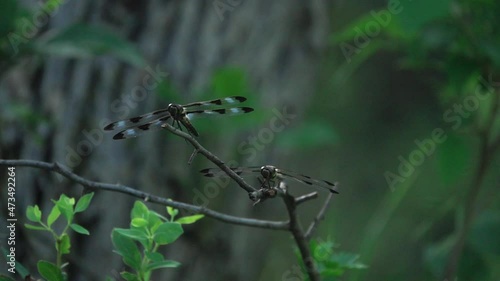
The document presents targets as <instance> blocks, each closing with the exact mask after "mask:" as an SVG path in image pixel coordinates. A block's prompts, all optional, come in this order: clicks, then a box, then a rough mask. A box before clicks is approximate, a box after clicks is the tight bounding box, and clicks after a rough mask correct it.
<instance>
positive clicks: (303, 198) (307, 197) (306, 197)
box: [295, 191, 318, 205]
mask: <svg viewBox="0 0 500 281" xmlns="http://www.w3.org/2000/svg"><path fill="white" fill-rule="evenodd" d="M315 198H318V193H317V192H316V191H315V192H311V193H309V194H305V195H302V196H300V197H297V198H295V204H296V205H299V204H302V203H304V202H307V201H309V200H312V199H315Z"/></svg>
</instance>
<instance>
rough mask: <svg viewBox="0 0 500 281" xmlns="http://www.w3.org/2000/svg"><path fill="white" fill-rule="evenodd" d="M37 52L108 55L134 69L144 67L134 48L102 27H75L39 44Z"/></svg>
mask: <svg viewBox="0 0 500 281" xmlns="http://www.w3.org/2000/svg"><path fill="white" fill-rule="evenodd" d="M37 50H38V52H40V53H42V54H48V55H57V56H65V57H71V58H84V59H87V58H92V57H94V56H100V55H111V56H114V57H116V58H118V59H120V60H123V61H124V62H127V63H130V64H131V65H134V66H136V67H144V66H145V65H146V63H145V60H144V58H143V56H142V55H141V54H140V53H139V52H138V51H137V49H136V48H135V46H133V45H132V44H131V43H129V42H127V41H126V40H124V39H122V38H120V37H119V36H117V35H116V32H115V31H112V30H109V29H107V28H105V27H103V26H89V25H85V24H75V25H72V26H69V27H67V28H64V29H62V30H60V31H59V32H57V33H55V34H53V35H52V36H51V37H50V38H48V39H46V40H44V41H41V40H40V41H39V42H38V45H37Z"/></svg>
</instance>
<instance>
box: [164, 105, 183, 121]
mask: <svg viewBox="0 0 500 281" xmlns="http://www.w3.org/2000/svg"><path fill="white" fill-rule="evenodd" d="M167 110H168V112H169V113H170V115H172V116H173V117H174V118H177V117H178V116H179V114H181V112H182V108H181V107H180V106H179V105H177V104H173V103H171V104H169V105H168V107H167Z"/></svg>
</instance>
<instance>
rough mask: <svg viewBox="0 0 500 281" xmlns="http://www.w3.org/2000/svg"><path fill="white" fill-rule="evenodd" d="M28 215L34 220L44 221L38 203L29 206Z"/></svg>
mask: <svg viewBox="0 0 500 281" xmlns="http://www.w3.org/2000/svg"><path fill="white" fill-rule="evenodd" d="M26 217H27V218H28V219H29V220H30V221H32V222H41V221H42V211H40V208H38V205H35V206H34V207H33V206H28V209H27V210H26Z"/></svg>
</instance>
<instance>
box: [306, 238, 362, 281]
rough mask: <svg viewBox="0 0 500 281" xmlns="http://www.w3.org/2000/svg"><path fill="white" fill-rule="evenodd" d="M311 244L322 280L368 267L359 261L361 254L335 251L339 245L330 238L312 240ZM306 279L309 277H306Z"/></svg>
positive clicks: (337, 278) (326, 280)
mask: <svg viewBox="0 0 500 281" xmlns="http://www.w3.org/2000/svg"><path fill="white" fill-rule="evenodd" d="M309 244H310V249H311V253H312V256H313V259H314V262H315V263H316V266H317V268H318V272H319V274H320V276H321V280H324V281H335V280H339V278H340V277H341V276H343V275H344V274H345V273H346V271H348V270H360V269H365V268H366V265H364V264H363V263H362V262H360V261H359V255H357V254H352V253H346V252H337V251H335V250H334V249H335V248H336V247H337V245H335V243H333V241H330V240H329V239H328V240H326V241H319V240H312V241H311V242H310V243H309ZM297 255H298V252H297ZM298 257H300V255H298ZM303 271H304V272H305V268H303ZM305 280H309V279H307V278H306V279H305Z"/></svg>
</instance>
